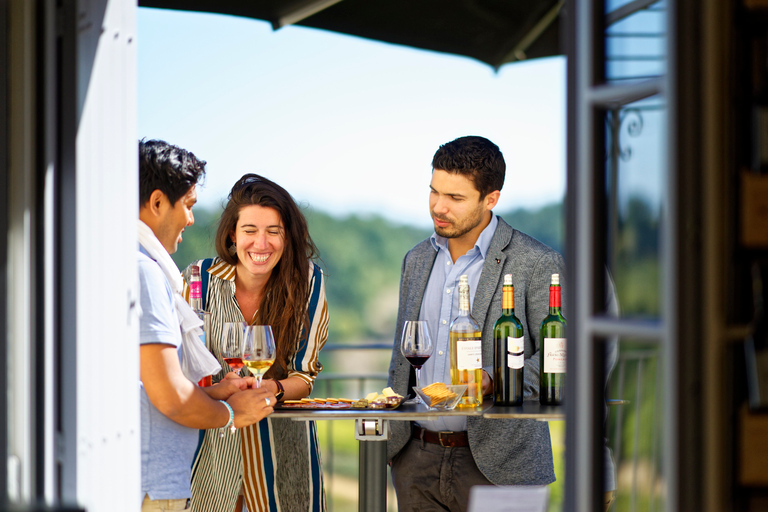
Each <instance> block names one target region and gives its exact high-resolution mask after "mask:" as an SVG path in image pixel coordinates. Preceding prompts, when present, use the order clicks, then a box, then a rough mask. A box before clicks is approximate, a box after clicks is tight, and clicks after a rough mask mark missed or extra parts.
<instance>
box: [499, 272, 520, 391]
mask: <svg viewBox="0 0 768 512" xmlns="http://www.w3.org/2000/svg"><path fill="white" fill-rule="evenodd" d="M493 344H494V354H493V355H494V358H493V398H494V403H495V404H496V405H522V404H523V366H524V365H525V338H524V337H523V324H521V323H520V320H519V319H518V318H517V317H516V316H515V287H514V285H513V284H512V274H507V275H505V276H504V284H503V285H502V291H501V316H500V317H499V319H498V320H496V323H495V324H494V325H493Z"/></svg>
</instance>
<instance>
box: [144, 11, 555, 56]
mask: <svg viewBox="0 0 768 512" xmlns="http://www.w3.org/2000/svg"><path fill="white" fill-rule="evenodd" d="M563 3H564V0H139V6H141V7H157V8H165V9H179V10H187V11H202V12H210V13H219V14H231V15H235V16H245V17H249V18H256V19H259V20H264V21H267V22H269V23H271V24H272V26H273V28H275V29H279V28H280V27H282V26H285V25H299V26H304V27H312V28H318V29H323V30H330V31H333V32H339V33H342V34H348V35H353V36H358V37H364V38H367V39H373V40H376V41H383V42H387V43H393V44H399V45H405V46H410V47H414V48H421V49H424V50H432V51H437V52H443V53H450V54H455V55H464V56H467V57H471V58H474V59H477V60H479V61H481V62H485V63H487V64H489V65H490V66H493V67H494V68H498V67H499V66H501V65H502V64H505V63H507V62H513V61H516V60H522V59H531V58H538V57H549V56H552V55H559V54H561V53H563V52H562V49H561V44H560V32H561V30H560V24H561V22H560V16H561V10H562V6H563Z"/></svg>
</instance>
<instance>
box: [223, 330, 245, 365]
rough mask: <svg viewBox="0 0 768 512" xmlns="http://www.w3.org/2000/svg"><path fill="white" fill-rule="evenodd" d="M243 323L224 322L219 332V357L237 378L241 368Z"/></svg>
mask: <svg viewBox="0 0 768 512" xmlns="http://www.w3.org/2000/svg"><path fill="white" fill-rule="evenodd" d="M245 327H246V324H245V322H225V323H224V326H223V329H222V331H221V357H222V359H224V362H225V363H227V364H228V365H229V367H230V368H231V369H232V371H233V372H235V373H236V374H237V375H238V376H239V375H240V370H241V369H242V368H243V365H244V363H243V343H244V338H245V336H244V335H245Z"/></svg>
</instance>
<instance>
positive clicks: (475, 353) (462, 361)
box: [450, 275, 483, 407]
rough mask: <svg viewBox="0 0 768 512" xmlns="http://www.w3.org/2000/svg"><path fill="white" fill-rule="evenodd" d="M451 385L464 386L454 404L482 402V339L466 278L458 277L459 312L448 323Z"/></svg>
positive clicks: (467, 404) (473, 404)
mask: <svg viewBox="0 0 768 512" xmlns="http://www.w3.org/2000/svg"><path fill="white" fill-rule="evenodd" d="M450 339H451V384H453V385H463V384H466V385H467V391H466V393H464V396H462V397H461V400H460V401H459V404H458V406H457V407H477V406H479V405H482V403H483V342H482V334H481V333H480V326H479V325H478V324H477V321H476V320H475V319H474V318H472V314H471V313H470V310H469V281H468V279H467V276H466V275H464V276H461V277H460V278H459V315H458V316H457V317H456V318H455V319H454V320H453V322H451V330H450Z"/></svg>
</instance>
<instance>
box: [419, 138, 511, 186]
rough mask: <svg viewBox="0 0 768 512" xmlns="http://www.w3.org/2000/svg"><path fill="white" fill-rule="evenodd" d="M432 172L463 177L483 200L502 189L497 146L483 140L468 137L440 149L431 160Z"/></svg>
mask: <svg viewBox="0 0 768 512" xmlns="http://www.w3.org/2000/svg"><path fill="white" fill-rule="evenodd" d="M432 169H434V170H437V169H439V170H441V171H446V172H449V173H451V174H461V175H463V176H465V177H466V178H468V179H469V180H471V181H472V183H474V184H475V188H476V189H477V190H478V191H479V192H480V197H481V198H483V197H485V196H487V195H488V194H490V193H491V192H493V191H494V190H501V187H503V186H504V175H505V173H506V169H507V165H506V164H505V163H504V155H502V154H501V151H500V150H499V146H497V145H496V144H494V143H493V142H491V141H489V140H488V139H486V138H484V137H478V136H476V135H468V136H466V137H459V138H458V139H456V140H453V141H451V142H448V143H446V144H443V145H442V146H440V149H438V150H437V152H436V153H435V156H434V158H432Z"/></svg>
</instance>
